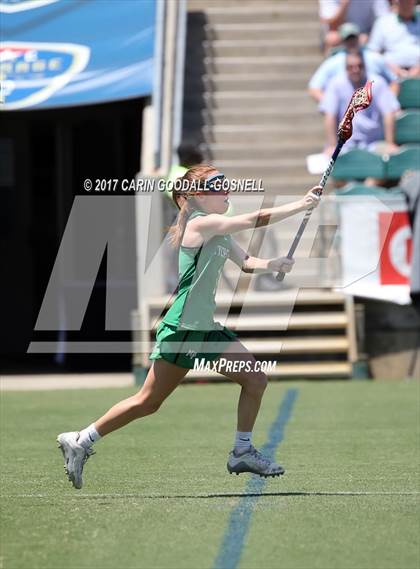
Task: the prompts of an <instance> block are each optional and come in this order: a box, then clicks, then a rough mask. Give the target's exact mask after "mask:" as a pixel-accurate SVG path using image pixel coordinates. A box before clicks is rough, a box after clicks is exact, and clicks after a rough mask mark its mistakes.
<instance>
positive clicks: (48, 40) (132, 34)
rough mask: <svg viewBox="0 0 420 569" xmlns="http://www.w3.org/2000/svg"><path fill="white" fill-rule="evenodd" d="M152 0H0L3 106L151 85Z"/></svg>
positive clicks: (42, 104) (126, 92)
mask: <svg viewBox="0 0 420 569" xmlns="http://www.w3.org/2000/svg"><path fill="white" fill-rule="evenodd" d="M155 18H156V3H155V0H0V28H1V44H0V80H1V93H0V95H1V105H0V106H1V108H2V110H15V109H29V108H52V107H64V106H73V105H85V104H92V103H102V102H107V101H115V100H120V99H130V98H133V97H141V96H146V95H150V94H151V93H152V84H153V64H154V59H153V56H154V41H155Z"/></svg>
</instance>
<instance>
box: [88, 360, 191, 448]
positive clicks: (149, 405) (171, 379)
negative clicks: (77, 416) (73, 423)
mask: <svg viewBox="0 0 420 569" xmlns="http://www.w3.org/2000/svg"><path fill="white" fill-rule="evenodd" d="M187 373H188V369H187V368H182V367H179V366H177V365H174V364H172V363H170V362H167V361H166V360H164V359H159V360H154V362H153V365H152V367H151V368H150V370H149V373H148V374H147V377H146V380H145V382H144V384H143V386H142V388H141V389H140V390H139V391H138V392H137V393H136V394H135V395H133V396H131V397H128V398H127V399H124V400H123V401H120V402H119V403H117V404H116V405H114V406H113V407H111V409H109V411H107V412H106V413H105V415H103V416H102V417H101V418H100V419H98V420H97V421H95V427H96V430H97V432H98V433H99V435H100V436H101V437H103V436H104V435H107V434H109V433H111V432H112V431H115V430H116V429H119V428H121V427H123V426H124V425H127V423H130V422H131V421H133V420H134V419H140V418H141V417H145V416H146V415H151V414H152V413H155V412H156V411H157V410H158V409H159V407H160V406H161V405H162V403H163V402H164V401H165V399H166V398H167V397H168V395H170V394H171V393H172V391H173V390H174V389H175V388H176V387H177V386H178V385H179V383H180V382H181V381H182V379H183V378H184V377H185V375H186V374H187Z"/></svg>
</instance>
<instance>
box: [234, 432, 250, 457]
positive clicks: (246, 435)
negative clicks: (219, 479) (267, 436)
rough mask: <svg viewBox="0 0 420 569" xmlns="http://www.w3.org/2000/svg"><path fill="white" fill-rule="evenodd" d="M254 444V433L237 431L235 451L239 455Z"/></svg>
mask: <svg viewBox="0 0 420 569" xmlns="http://www.w3.org/2000/svg"><path fill="white" fill-rule="evenodd" d="M251 444H252V431H250V432H246V431H236V437H235V446H234V450H235V452H236V453H237V454H241V453H243V452H244V451H245V450H246V449H248V448H249V447H250V446H251Z"/></svg>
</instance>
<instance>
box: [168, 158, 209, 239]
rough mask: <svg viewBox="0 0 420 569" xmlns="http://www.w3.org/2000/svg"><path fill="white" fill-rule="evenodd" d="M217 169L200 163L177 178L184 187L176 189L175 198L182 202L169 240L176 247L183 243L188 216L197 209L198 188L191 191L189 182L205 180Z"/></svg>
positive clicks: (171, 228)
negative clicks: (195, 195)
mask: <svg viewBox="0 0 420 569" xmlns="http://www.w3.org/2000/svg"><path fill="white" fill-rule="evenodd" d="M217 171H218V170H217V168H215V167H214V166H210V165H209V164H199V165H198V166H193V167H192V168H190V169H189V170H188V171H187V172H185V174H184V175H183V176H182V177H181V178H177V180H181V181H182V185H181V187H182V188H183V189H182V190H178V191H177V190H174V200H175V201H176V203H178V204H181V205H180V209H179V213H178V217H177V218H176V221H175V223H174V225H172V227H170V228H169V242H170V243H171V244H172V245H173V246H174V247H179V246H180V245H181V241H182V237H183V235H184V231H185V227H186V225H187V220H188V217H189V216H190V215H191V213H192V212H193V211H194V210H195V209H196V203H195V200H194V197H193V196H194V191H196V188H194V189H193V190H192V191H191V192H189V191H188V183H191V182H205V181H206V180H207V178H208V177H209V176H210V175H211V174H215V173H216V172H217Z"/></svg>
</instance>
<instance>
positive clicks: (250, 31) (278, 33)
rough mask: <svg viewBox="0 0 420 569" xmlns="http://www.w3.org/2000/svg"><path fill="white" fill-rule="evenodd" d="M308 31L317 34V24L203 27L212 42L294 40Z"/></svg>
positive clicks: (256, 24) (278, 23) (279, 23)
mask: <svg viewBox="0 0 420 569" xmlns="http://www.w3.org/2000/svg"><path fill="white" fill-rule="evenodd" d="M308 30H311V31H315V32H318V31H319V22H317V21H316V22H308V21H301V22H295V23H294V25H293V26H290V23H289V22H264V23H261V22H242V23H239V24H238V23H234V24H224V23H215V24H207V25H206V26H204V31H205V34H206V37H208V38H209V39H212V40H232V41H239V40H249V41H251V40H258V39H260V38H261V36H264V38H265V39H266V40H278V39H279V38H281V39H282V40H285V39H293V40H295V39H296V36H297V35H300V36H304V35H306V34H307V32H308Z"/></svg>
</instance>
